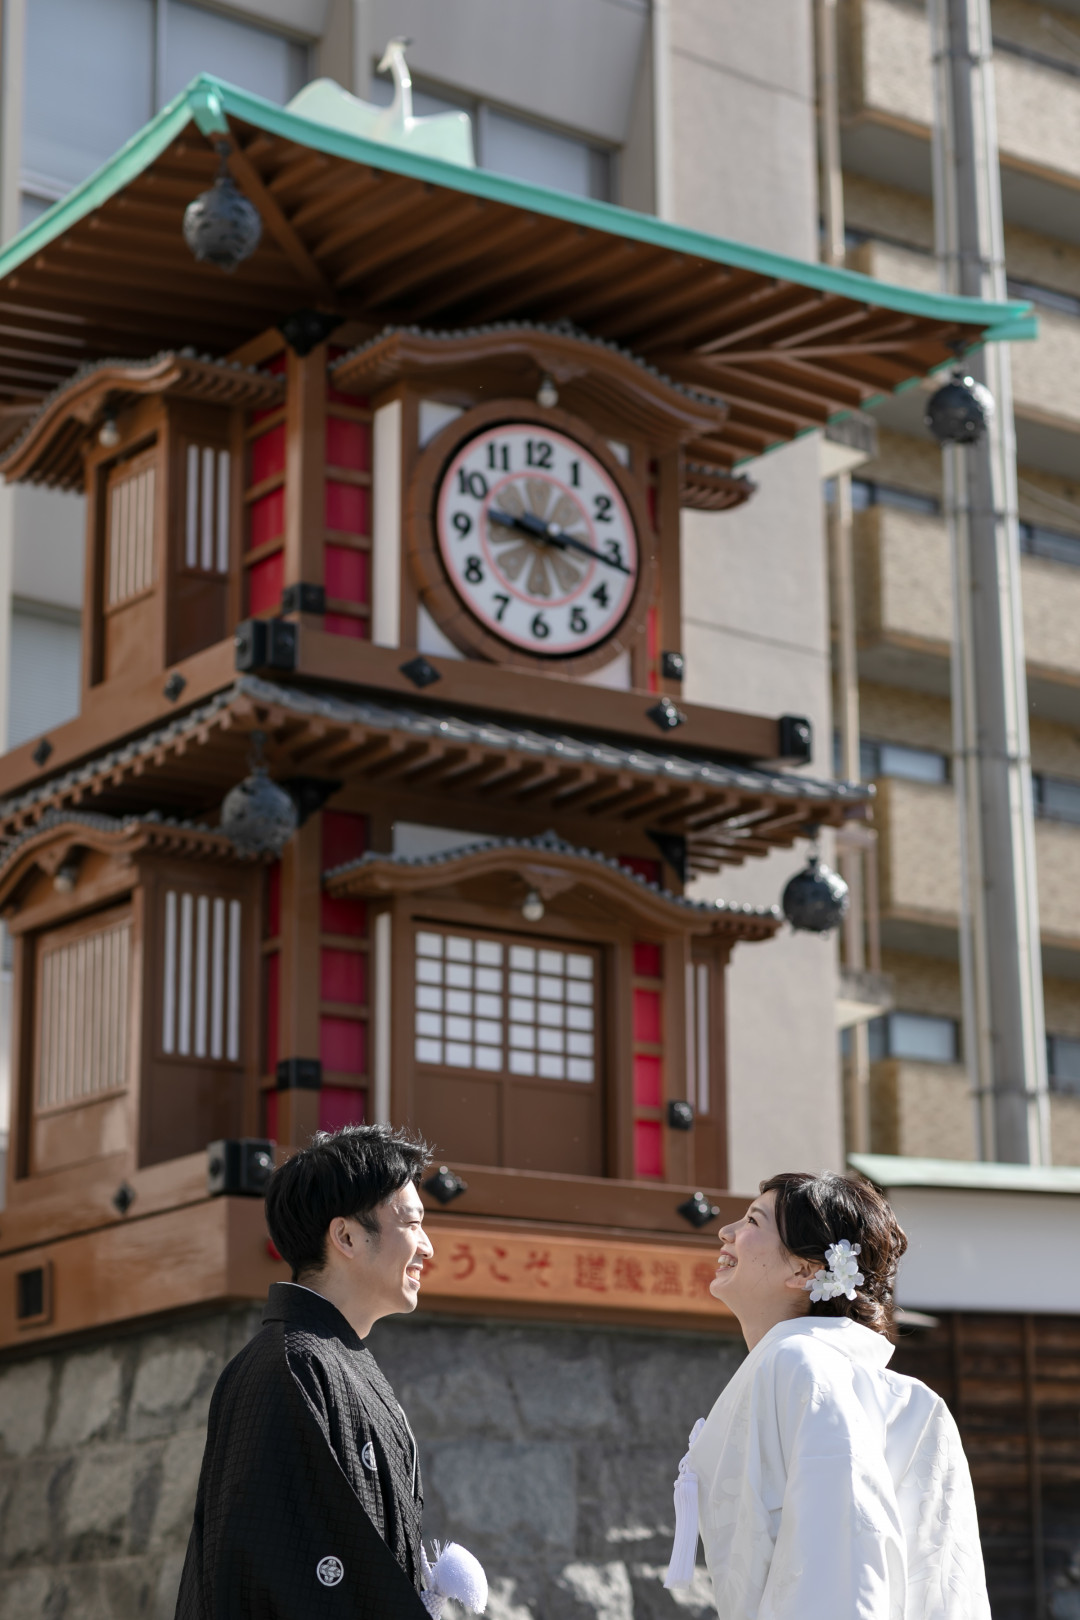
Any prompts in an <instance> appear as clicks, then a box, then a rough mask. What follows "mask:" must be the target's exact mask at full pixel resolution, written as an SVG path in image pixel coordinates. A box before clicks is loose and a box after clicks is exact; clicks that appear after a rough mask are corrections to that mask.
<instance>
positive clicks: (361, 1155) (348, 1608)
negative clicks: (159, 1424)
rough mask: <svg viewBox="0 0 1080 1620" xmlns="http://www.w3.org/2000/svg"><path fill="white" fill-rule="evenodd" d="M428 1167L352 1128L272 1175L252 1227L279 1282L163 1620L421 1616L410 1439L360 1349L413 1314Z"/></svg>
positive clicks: (242, 1369)
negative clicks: (376, 1327)
mask: <svg viewBox="0 0 1080 1620" xmlns="http://www.w3.org/2000/svg"><path fill="white" fill-rule="evenodd" d="M427 1157H428V1155H427V1149H426V1148H425V1146H424V1144H423V1143H422V1142H419V1141H417V1140H415V1139H413V1138H412V1137H410V1136H408V1135H406V1134H405V1133H404V1132H402V1131H392V1130H390V1129H389V1127H387V1126H384V1125H352V1126H349V1127H347V1128H346V1129H345V1130H341V1131H336V1132H334V1133H333V1134H332V1135H329V1134H324V1133H320V1134H319V1135H317V1136H316V1137H315V1139H314V1141H313V1142H312V1145H311V1146H310V1147H308V1148H304V1149H303V1150H302V1151H301V1152H299V1153H296V1154H294V1155H293V1157H292V1158H291V1159H289V1160H287V1161H286V1163H285V1164H283V1165H281V1166H280V1167H279V1168H278V1169H277V1170H276V1171H275V1172H274V1175H273V1176H272V1178H271V1180H270V1185H269V1187H268V1189H267V1194H266V1219H267V1225H268V1226H269V1228H270V1235H271V1237H272V1238H273V1241H274V1244H275V1246H276V1248H277V1249H278V1252H279V1253H280V1254H281V1255H282V1256H283V1257H284V1259H285V1260H286V1261H287V1262H288V1264H289V1265H290V1267H291V1268H292V1275H293V1280H292V1282H291V1283H274V1285H273V1286H272V1287H271V1289H270V1298H269V1303H268V1304H267V1307H266V1310H265V1311H264V1313H263V1325H262V1329H261V1331H260V1332H259V1333H258V1334H256V1336H255V1338H254V1339H252V1341H251V1342H250V1344H248V1345H246V1346H245V1348H244V1349H243V1350H241V1352H240V1354H239V1355H238V1356H236V1357H235V1359H234V1360H233V1361H231V1362H230V1363H229V1365H228V1366H227V1367H226V1368H225V1371H224V1372H223V1373H222V1375H221V1378H220V1379H219V1381H218V1385H217V1389H216V1390H215V1391H214V1397H213V1400H212V1402H211V1405H210V1425H209V1432H208V1434H207V1440H206V1452H205V1455H204V1458H203V1466H202V1475H201V1478H200V1480H199V1491H198V1497H197V1499H196V1503H195V1523H194V1525H193V1527H192V1531H191V1539H190V1541H189V1543H188V1550H187V1558H186V1560H185V1563H184V1571H183V1575H182V1577H181V1581H180V1596H179V1600H178V1603H177V1609H176V1620H271V1617H272V1620H320V1617H322V1616H324V1615H325V1616H335V1617H342V1620H344V1617H345V1616H348V1617H349V1620H360V1617H368V1616H370V1617H371V1620H375V1617H376V1616H377V1617H378V1620H429V1617H428V1613H427V1610H426V1609H425V1608H424V1606H423V1603H422V1601H421V1599H420V1597H419V1595H418V1594H419V1590H420V1587H421V1584H422V1576H421V1545H420V1519H421V1511H422V1508H423V1495H422V1492H421V1487H420V1467H419V1460H418V1457H417V1450H416V1442H415V1440H414V1439H413V1435H412V1431H411V1429H410V1428H409V1425H408V1422H407V1420H406V1417H405V1414H404V1412H403V1411H402V1409H401V1407H400V1406H399V1405H398V1402H397V1400H396V1398H395V1396H394V1392H393V1390H392V1389H391V1388H390V1385H389V1384H388V1383H387V1381H386V1379H385V1378H384V1377H383V1375H382V1373H381V1372H380V1371H379V1368H378V1366H377V1365H376V1362H375V1358H374V1357H373V1356H372V1354H371V1351H370V1350H368V1349H367V1347H366V1345H365V1342H364V1341H365V1340H366V1338H367V1336H368V1334H369V1332H370V1331H371V1328H372V1326H373V1324H374V1323H375V1322H377V1321H378V1320H379V1319H380V1318H381V1317H384V1316H391V1315H393V1314H395V1313H397V1312H403V1311H412V1310H415V1309H416V1303H417V1296H418V1293H419V1290H420V1277H421V1273H422V1272H423V1268H424V1261H425V1259H428V1258H430V1257H431V1255H432V1254H433V1252H434V1251H433V1250H432V1247H431V1244H430V1242H429V1241H428V1238H427V1236H426V1235H425V1233H424V1228H423V1219H424V1206H423V1204H422V1203H421V1201H420V1197H419V1194H418V1192H417V1183H418V1181H419V1179H420V1176H421V1174H422V1172H423V1169H424V1166H425V1164H426V1163H427Z"/></svg>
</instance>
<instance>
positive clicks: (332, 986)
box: [319, 946, 367, 1006]
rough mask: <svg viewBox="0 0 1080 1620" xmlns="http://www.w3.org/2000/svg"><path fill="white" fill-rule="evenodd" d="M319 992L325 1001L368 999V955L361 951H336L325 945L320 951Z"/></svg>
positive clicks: (359, 1001) (358, 1001) (360, 1001)
mask: <svg viewBox="0 0 1080 1620" xmlns="http://www.w3.org/2000/svg"><path fill="white" fill-rule="evenodd" d="M319 994H320V996H321V997H322V999H323V1001H351V1002H355V1003H356V1004H357V1005H358V1006H363V1004H364V1002H365V1001H366V1000H367V957H366V956H363V955H361V953H360V952H359V951H336V950H334V949H333V947H332V946H324V947H323V949H322V950H321V951H320V953H319Z"/></svg>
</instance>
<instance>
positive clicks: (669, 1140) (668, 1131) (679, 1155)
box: [663, 934, 695, 1183]
mask: <svg viewBox="0 0 1080 1620" xmlns="http://www.w3.org/2000/svg"><path fill="white" fill-rule="evenodd" d="M689 961H690V937H689V935H687V934H680V935H679V936H678V937H677V938H675V939H669V940H667V941H665V943H664V946H663V973H664V989H663V997H664V1065H663V1076H664V1090H663V1106H664V1180H665V1181H673V1182H678V1183H685V1182H688V1181H693V1180H694V1133H693V1131H680V1130H673V1129H672V1128H671V1126H670V1124H669V1123H668V1118H667V1105H668V1103H670V1102H689V1103H693V1102H694V1100H695V1099H694V1097H693V1096H692V1095H691V1092H690V1090H689V1088H688V1086H687V1030H686V969H687V964H688V963H689Z"/></svg>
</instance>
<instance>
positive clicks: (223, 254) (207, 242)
mask: <svg viewBox="0 0 1080 1620" xmlns="http://www.w3.org/2000/svg"><path fill="white" fill-rule="evenodd" d="M217 150H218V154H219V156H220V158H221V168H220V170H219V172H218V177H217V179H216V180H215V181H214V183H213V185H212V186H211V187H210V190H209V191H204V192H202V193H201V194H200V195H199V196H198V197H196V198H195V201H194V202H192V203H188V206H187V208H186V209H185V210H184V241H185V242H186V243H187V245H188V247H189V248H190V249H191V251H192V253H194V255H195V257H196V258H197V259H202V260H205V261H206V262H207V263H208V264H216V265H217V266H218V268H219V269H221V270H235V269H236V267H237V265H238V264H242V263H243V261H244V260H245V259H249V258H250V257H251V255H252V254H253V253H254V251H255V249H256V248H257V247H258V245H259V239H260V238H261V236H262V220H261V219H260V218H259V210H258V209H257V208H256V207H255V206H254V204H253V203H250V202H249V201H248V199H247V198H246V197H245V196H244V194H243V192H242V191H241V190H240V189H239V187H238V186H237V184H236V182H235V181H234V179H233V178H232V175H231V174H230V173H229V171H228V166H227V165H228V157H229V148H228V146H226V145H225V143H224V142H222V143H221V144H220V145H219V146H218V149H217Z"/></svg>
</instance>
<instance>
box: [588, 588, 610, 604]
mask: <svg viewBox="0 0 1080 1620" xmlns="http://www.w3.org/2000/svg"><path fill="white" fill-rule="evenodd" d="M592 599H593V601H594V602H595V603H596V605H597V606H598V607H602V608H606V607H607V605H608V593H607V586H606V585H598V586H597V587H596V589H595V591H593V592H592Z"/></svg>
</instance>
